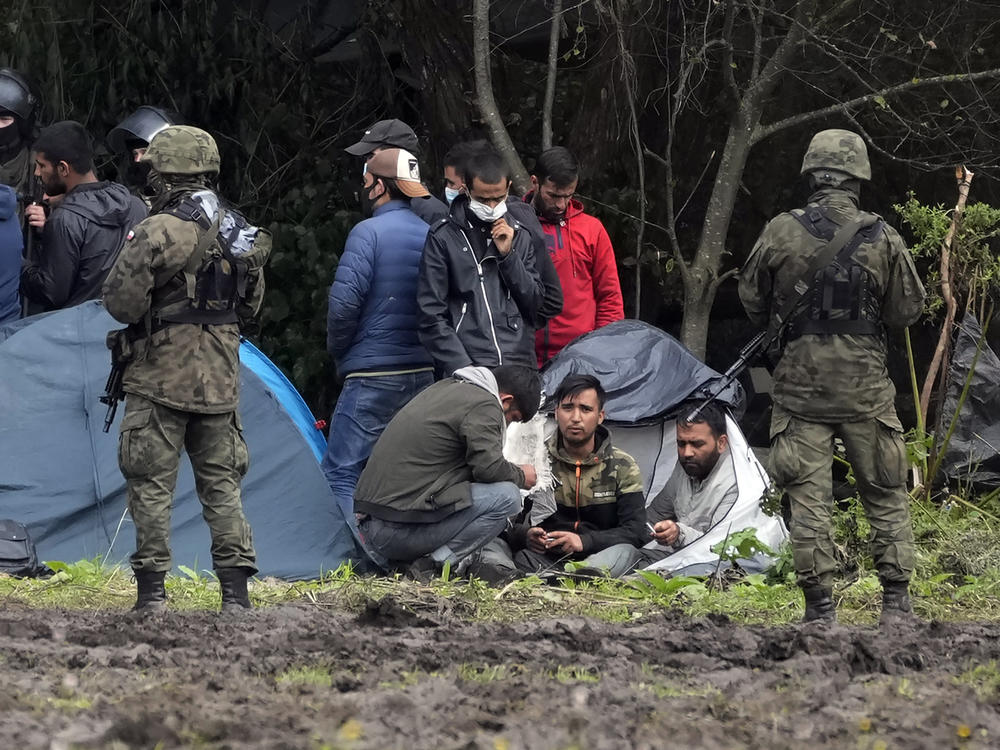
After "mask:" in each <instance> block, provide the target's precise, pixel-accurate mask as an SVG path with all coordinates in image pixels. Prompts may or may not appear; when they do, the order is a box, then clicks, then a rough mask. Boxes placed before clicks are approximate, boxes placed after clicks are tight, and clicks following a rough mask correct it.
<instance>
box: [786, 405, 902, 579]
mask: <svg viewBox="0 0 1000 750" xmlns="http://www.w3.org/2000/svg"><path fill="white" fill-rule="evenodd" d="M835 437H838V438H840V440H841V441H842V442H843V444H844V448H845V450H846V453H847V460H848V461H850V462H851V466H852V467H853V469H854V477H855V479H856V481H857V488H858V492H859V494H860V496H861V503H862V506H863V507H864V510H865V514H866V515H867V517H868V523H869V525H870V526H871V529H872V537H873V538H872V554H873V557H874V558H875V567H876V569H877V570H878V574H879V577H880V578H881V579H882V580H883V581H909V580H910V574H911V573H912V572H913V528H912V526H911V524H910V499H909V495H908V494H907V492H906V485H905V481H906V467H907V462H906V446H905V444H904V442H903V433H902V425H901V424H900V422H899V419H898V418H897V417H896V411H895V409H894V408H893V407H892V405H890V406H889V407H887V408H886V409H885V410H883V411H882V412H880V413H879V414H876V415H873V417H872V418H870V419H865V420H862V421H859V422H842V423H826V422H810V421H806V420H804V419H800V418H799V417H796V416H794V415H793V414H790V413H789V412H786V411H784V410H783V409H781V408H780V407H779V406H777V405H775V407H774V412H773V414H772V417H771V457H770V464H771V467H770V468H771V478H772V479H773V480H774V482H775V483H776V484H777V485H778V486H779V487H781V488H783V489H784V490H785V492H787V493H788V497H789V500H790V502H791V512H792V523H791V529H790V531H791V537H792V551H793V554H794V558H795V572H796V573H797V576H798V583H799V585H800V586H802V587H803V588H805V587H811V586H817V585H819V586H829V585H831V584H832V582H833V576H834V572H835V571H836V568H837V561H836V547H835V545H834V541H833V478H832V474H831V469H832V464H833V441H834V438H835Z"/></svg>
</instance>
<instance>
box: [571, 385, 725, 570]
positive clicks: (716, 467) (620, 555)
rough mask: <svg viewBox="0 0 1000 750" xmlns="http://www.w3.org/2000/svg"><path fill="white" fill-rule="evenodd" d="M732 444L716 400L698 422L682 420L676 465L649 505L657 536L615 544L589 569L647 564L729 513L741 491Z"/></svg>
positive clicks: (632, 567)
mask: <svg viewBox="0 0 1000 750" xmlns="http://www.w3.org/2000/svg"><path fill="white" fill-rule="evenodd" d="M728 448H729V438H728V437H727V435H726V415H725V413H724V412H723V411H722V410H721V409H719V407H717V406H716V405H715V404H708V405H707V406H705V407H703V408H702V409H701V411H700V412H699V414H698V416H697V417H696V419H695V421H694V422H682V421H678V422H677V466H675V467H674V471H673V474H671V475H670V479H668V480H667V484H666V486H665V487H664V488H663V489H662V490H661V491H660V493H659V494H658V495H657V496H656V498H655V499H654V500H653V502H652V503H650V504H649V507H648V508H647V510H646V516H647V518H648V521H649V527H651V528H652V532H651V533H652V537H653V540H652V541H651V542H649V544H647V545H646V546H645V547H642V548H636V547H634V546H632V545H628V544H626V545H616V546H614V547H609V548H608V549H606V550H604V551H603V552H601V553H599V554H596V555H592V556H590V557H589V558H587V559H586V560H585V561H584V563H585V565H586V567H587V569H588V571H587V572H591V571H593V572H600V573H602V574H606V575H610V576H612V577H615V576H621V575H625V574H626V573H630V572H631V571H633V570H635V569H636V568H644V567H646V566H647V565H650V564H652V563H654V562H656V561H658V560H662V559H663V558H664V557H667V556H668V555H670V554H673V553H674V552H676V551H677V550H678V549H680V548H681V547H685V546H687V545H689V544H691V542H693V541H695V540H696V539H698V538H700V537H702V536H704V534H705V533H706V532H707V531H708V530H709V529H711V528H712V527H713V526H715V525H716V524H717V523H719V522H720V521H721V520H722V519H723V518H725V516H726V514H727V513H729V511H730V509H731V508H732V507H733V504H734V503H735V502H736V498H737V496H738V495H739V488H738V487H737V485H736V471H735V468H734V467H733V460H732V456H731V455H730V454H729V451H728ZM649 535H650V532H648V531H647V534H646V538H647V539H648V538H649Z"/></svg>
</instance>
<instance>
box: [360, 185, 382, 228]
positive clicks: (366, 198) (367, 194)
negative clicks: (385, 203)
mask: <svg viewBox="0 0 1000 750" xmlns="http://www.w3.org/2000/svg"><path fill="white" fill-rule="evenodd" d="M376 185H378V180H376V181H375V182H374V183H373V184H372V186H371V187H368V188H365V187H363V188H361V192H360V193H359V194H358V200H359V201H361V214H362V215H363V216H364V217H365V218H366V219H367V218H370V217H371V216H372V215H373V214H374V213H375V201H377V200H378V199H379V198H381V197H382V193H379V194H378V195H376V196H375V197H374V198H372V197H371V193H372V191H373V190H374V189H375V186H376Z"/></svg>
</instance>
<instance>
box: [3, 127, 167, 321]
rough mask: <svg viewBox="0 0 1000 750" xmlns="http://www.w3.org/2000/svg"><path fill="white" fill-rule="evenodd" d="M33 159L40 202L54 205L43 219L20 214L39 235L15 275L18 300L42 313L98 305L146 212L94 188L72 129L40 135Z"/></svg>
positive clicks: (85, 143)
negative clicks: (89, 302)
mask: <svg viewBox="0 0 1000 750" xmlns="http://www.w3.org/2000/svg"><path fill="white" fill-rule="evenodd" d="M34 152H35V177H37V178H38V179H39V181H40V182H41V184H42V187H43V188H44V190H45V194H46V195H48V196H52V197H58V198H59V200H58V202H57V203H55V205H54V206H53V208H52V213H51V215H50V216H49V217H48V218H47V219H46V217H45V214H44V212H43V211H42V207H41V206H29V207H28V210H27V212H26V213H27V214H28V221H29V223H30V224H31V226H34V227H44V229H43V230H42V241H41V247H38V248H36V250H35V259H34V260H32V259H27V260H26V261H25V264H24V267H23V268H22V270H21V295H22V296H24V297H26V298H27V299H28V300H29V302H30V303H32V304H33V306H35V307H37V308H38V310H37V311H38V312H45V311H48V310H59V309H62V308H64V307H72V306H73V305H78V304H80V303H81V302H84V301H86V300H89V299H96V298H98V297H100V296H101V284H102V283H103V281H104V278H105V277H106V276H107V275H108V271H109V270H110V269H111V266H112V265H113V264H114V262H115V258H117V257H118V251H119V250H120V249H121V247H122V244H123V243H124V242H125V237H126V235H127V234H128V233H129V230H131V229H132V227H134V226H135V225H136V224H138V223H139V222H140V221H142V220H143V219H144V218H145V217H146V214H147V210H146V206H145V205H144V204H143V203H142V201H140V200H139V199H138V198H136V197H135V196H134V195H131V194H130V193H129V191H128V190H127V189H126V188H125V186H124V185H119V184H118V183H117V182H103V181H98V179H97V176H96V175H95V174H94V154H93V149H92V147H91V143H90V137H89V136H88V135H87V131H85V130H84V129H83V126H82V125H80V123H78V122H72V121H70V120H67V121H64V122H57V123H55V124H54V125H50V126H49V127H47V128H45V129H44V130H42V132H41V133H40V134H39V136H38V139H37V140H36V141H35V143H34Z"/></svg>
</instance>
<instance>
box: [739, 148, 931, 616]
mask: <svg viewBox="0 0 1000 750" xmlns="http://www.w3.org/2000/svg"><path fill="white" fill-rule="evenodd" d="M823 169H831V170H837V171H838V172H840V173H843V175H842V176H843V177H844V178H846V179H850V178H856V179H869V178H870V170H869V168H868V162H867V153H866V152H865V151H864V143H863V142H862V141H861V139H860V138H859V137H858V136H856V135H855V134H853V133H849V132H846V131H836V130H832V131H823V132H822V133H819V134H817V136H816V137H815V138H814V140H813V143H812V144H811V145H810V149H809V152H808V153H807V155H806V159H805V162H804V163H803V173H804V174H805V173H810V174H813V175H816V174H817V170H823ZM827 177H829V175H827ZM816 179H817V180H820V181H819V182H818V184H819V185H822V184H823V182H822V181H821V180H822V179H823V178H822V177H818V178H816ZM837 182H838V180H837V179H836V178H835V179H833V180H831V183H833V184H829V183H828V184H827V186H826V187H822V188H821V189H819V190H818V191H817V192H815V193H814V194H813V195H812V196H811V197H810V200H809V206H807V207H806V209H804V210H805V211H808V210H809V209H820V210H821V211H822V213H823V214H824V215H825V216H826V217H827V218H828V219H830V220H832V222H833V223H834V224H835V225H837V226H843V225H844V224H846V223H849V222H852V221H854V220H856V219H857V218H859V217H860V216H862V212H861V211H860V210H859V209H858V198H857V196H856V195H855V193H854V192H852V191H851V190H848V189H843V188H842V187H841V186H839V185H838V184H836V183H837ZM863 237H864V240H863V241H862V242H861V244H860V245H859V246H858V249H857V250H856V251H855V252H854V255H853V261H854V262H855V263H856V264H858V266H860V267H861V269H863V271H864V272H866V273H867V281H866V282H865V283H868V284H869V285H870V286H869V289H870V295H871V296H870V298H871V299H873V300H878V301H880V304H879V305H877V307H878V315H877V320H876V321H875V322H876V323H877V324H878V325H877V328H878V333H877V334H869V335H863V334H862V335H850V334H828V335H824V334H819V333H804V334H802V335H798V336H797V337H796V336H792V337H791V339H790V340H788V341H787V342H786V343H785V344H784V347H783V350H782V353H781V356H780V359H779V361H778V362H777V366H776V367H775V370H774V392H773V398H774V411H773V415H772V420H771V473H772V477H773V479H774V481H775V482H776V483H777V484H778V485H779V486H780V487H782V488H783V489H784V490H785V491H786V492H787V493H788V496H789V498H790V501H791V511H792V526H791V536H792V546H793V550H794V558H795V568H796V572H797V573H798V581H799V585H800V586H802V587H803V588H804V589H806V592H807V603H808V601H809V596H808V595H809V591H810V590H811V589H813V588H816V589H820V588H823V589H825V588H828V587H829V586H830V585H831V583H832V579H833V574H834V571H835V569H836V558H835V546H834V541H833V532H832V509H833V495H832V480H831V464H832V456H833V440H834V438H836V437H839V438H840V439H841V440H842V441H843V444H844V448H845V449H846V452H847V457H848V459H849V460H850V462H851V464H852V466H853V469H854V475H855V477H856V479H857V486H858V489H859V492H860V495H861V501H862V504H863V505H864V508H865V512H866V514H867V516H868V520H869V522H870V524H871V527H872V533H873V536H874V545H873V554H874V558H875V565H876V567H877V569H878V572H879V576H880V578H881V579H882V581H883V583H886V582H898V583H903V584H904V590H905V582H906V581H908V580H909V578H910V574H911V573H912V571H913V532H912V528H911V525H910V515H909V498H908V495H907V492H906V488H905V484H904V483H905V478H906V450H905V446H904V443H903V433H902V425H901V424H900V422H899V419H898V418H897V416H896V411H895V408H894V405H893V399H894V396H895V389H894V387H893V384H892V381H890V379H889V375H888V372H887V370H886V340H885V331H884V326H888V327H891V328H899V327H904V326H907V325H909V324H911V323H913V322H914V321H916V320H917V318H918V317H919V315H920V312H921V310H922V309H923V301H924V289H923V286H922V285H921V283H920V279H919V277H918V276H917V272H916V269H915V268H914V265H913V261H912V258H911V256H910V253H909V252H908V250H907V248H906V246H905V244H904V242H903V240H902V239H901V238H900V236H899V234H898V233H897V232H896V231H895V230H894V229H893V228H892V227H889V226H888V225H886V224H884V223H883V222H879V223H877V224H875V225H874V227H872V228H871V231H870V232H869V233H868V234H865V235H863ZM825 244H826V241H825V240H824V239H821V238H818V237H816V236H814V235H813V234H811V233H810V232H808V231H806V229H805V227H804V226H803V223H802V222H800V221H799V219H797V218H796V216H795V215H793V213H784V214H781V215H779V216H777V217H775V218H774V219H773V220H771V221H770V222H769V223H768V224H767V226H766V227H765V228H764V231H763V232H762V233H761V235H760V237H759V238H758V240H757V244H756V245H755V246H754V248H753V250H752V252H751V253H750V257H749V259H748V260H747V263H746V265H745V267H744V268H743V271H742V274H741V278H740V285H739V292H740V298H741V299H742V300H743V305H744V307H745V308H746V310H747V313H748V314H749V316H750V318H751V320H753V322H754V323H756V324H757V325H759V326H761V327H764V326H766V325H767V324H768V323H769V321H770V320H771V318H772V316H774V315H775V314H776V313H777V311H778V310H780V309H781V307H782V305H783V304H784V303H785V298H786V295H788V294H789V293H790V292H791V291H792V288H793V286H794V285H795V282H796V281H797V280H799V279H802V278H803V277H804V275H805V272H806V269H807V267H808V265H809V261H810V260H811V258H812V257H813V255H814V254H815V253H816V252H818V251H819V250H820V249H821V248H822V247H823V246H824V245H825ZM819 276H820V273H817V278H818V277H819ZM855 302H856V300H855ZM800 317H801V313H800ZM794 325H795V324H794V323H793V326H792V327H793V328H794ZM830 616H832V610H831V612H830ZM807 617H808V609H807ZM817 619H818V618H817Z"/></svg>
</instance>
